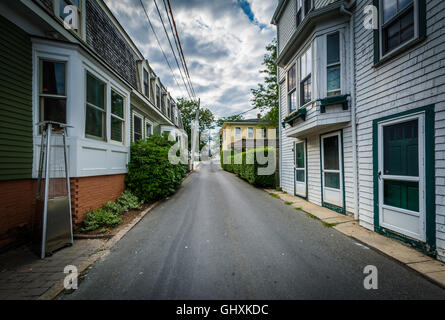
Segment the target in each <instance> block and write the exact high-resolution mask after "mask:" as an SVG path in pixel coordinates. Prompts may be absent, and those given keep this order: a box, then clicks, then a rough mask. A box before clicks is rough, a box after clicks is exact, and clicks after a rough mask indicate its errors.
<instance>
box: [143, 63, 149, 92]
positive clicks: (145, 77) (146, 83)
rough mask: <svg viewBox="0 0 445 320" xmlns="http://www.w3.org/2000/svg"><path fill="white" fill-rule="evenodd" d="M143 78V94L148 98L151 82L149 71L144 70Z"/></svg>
mask: <svg viewBox="0 0 445 320" xmlns="http://www.w3.org/2000/svg"><path fill="white" fill-rule="evenodd" d="M143 70H144V71H143V78H142V93H143V94H144V96H146V97H147V98H148V97H149V96H150V80H149V76H148V71H147V70H145V69H143Z"/></svg>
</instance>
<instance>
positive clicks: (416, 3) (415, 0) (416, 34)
mask: <svg viewBox="0 0 445 320" xmlns="http://www.w3.org/2000/svg"><path fill="white" fill-rule="evenodd" d="M379 1H380V2H379V8H380V10H379V55H380V60H383V59H385V58H387V57H388V56H391V55H393V54H395V53H396V52H398V51H399V50H403V48H406V47H408V46H410V45H411V44H412V43H413V42H414V41H417V40H418V39H419V0H413V5H414V26H413V28H414V37H413V38H412V39H411V40H408V41H407V42H405V43H402V44H400V45H399V46H398V47H396V48H394V49H392V50H391V51H388V52H387V53H385V54H383V1H384V0H379Z"/></svg>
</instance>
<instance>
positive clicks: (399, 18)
mask: <svg viewBox="0 0 445 320" xmlns="http://www.w3.org/2000/svg"><path fill="white" fill-rule="evenodd" d="M374 5H375V6H376V7H377V8H378V12H379V28H378V30H374V51H375V53H374V62H375V63H377V62H379V61H380V60H381V59H382V58H385V57H386V56H388V55H393V54H397V52H399V51H401V50H402V49H403V48H404V47H406V46H408V45H410V43H415V40H418V39H421V38H424V37H426V0H374Z"/></svg>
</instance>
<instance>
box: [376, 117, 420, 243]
mask: <svg viewBox="0 0 445 320" xmlns="http://www.w3.org/2000/svg"><path fill="white" fill-rule="evenodd" d="M424 123H425V122H424V115H423V114H417V115H414V116H408V117H403V118H399V119H396V120H390V121H386V122H380V123H379V124H378V139H379V140H378V164H379V165H378V175H379V177H378V178H379V179H378V185H379V221H380V226H382V227H385V228H387V229H390V230H393V231H396V232H398V233H401V234H404V235H406V236H409V237H411V238H414V239H417V240H421V241H425V240H426V235H425V194H424V190H425V164H424V161H425V160H424V159H425V158H424V154H425V152H424V141H425V134H424V132H425V131H424Z"/></svg>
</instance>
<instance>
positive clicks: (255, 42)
mask: <svg viewBox="0 0 445 320" xmlns="http://www.w3.org/2000/svg"><path fill="white" fill-rule="evenodd" d="M142 1H143V3H144V5H145V7H146V9H147V12H148V15H149V18H150V20H151V22H152V23H153V25H154V28H155V31H156V33H157V35H158V38H159V40H160V42H161V45H162V49H163V50H164V52H165V54H166V55H167V57H168V59H169V63H170V65H171V67H172V69H173V70H174V74H175V77H176V79H177V82H178V83H179V84H180V85H181V87H180V88H178V86H177V85H176V83H175V81H174V79H173V76H172V73H171V71H170V69H169V67H168V65H167V62H166V61H165V59H164V57H163V55H162V52H161V50H160V49H159V46H158V45H157V42H156V38H155V37H154V35H153V32H152V31H151V29H150V26H149V24H148V22H147V19H146V17H145V14H144V11H143V9H142V6H141V3H140V0H105V2H106V3H107V5H108V6H109V7H110V9H111V11H112V12H113V13H114V14H115V16H116V17H117V19H118V20H119V22H120V23H121V24H122V25H123V27H124V28H125V29H126V31H127V32H128V34H129V35H130V36H131V37H132V38H133V41H134V42H135V44H136V45H137V46H138V47H139V49H140V50H141V52H142V53H143V54H144V55H145V57H146V58H147V59H148V61H149V63H150V65H151V66H152V68H153V69H154V70H155V72H156V73H157V75H158V76H159V77H160V78H161V81H162V83H163V84H164V85H165V86H167V88H168V90H169V91H170V92H171V94H172V95H173V97H175V98H178V97H182V96H187V93H186V91H185V88H184V85H183V82H182V79H181V76H180V73H179V71H178V68H177V66H176V62H175V60H174V57H173V54H172V52H171V49H170V45H169V43H168V40H167V37H166V35H165V32H164V29H163V27H162V24H161V21H160V18H159V15H158V13H157V11H156V8H155V5H154V0H142ZM156 1H157V4H158V6H159V9H160V11H161V15H162V16H163V19H164V23H166V28H167V31H168V32H169V35H170V37H172V36H171V34H170V27H169V24H168V19H167V15H166V12H165V9H164V4H163V1H162V0H156ZM170 2H171V5H172V9H173V13H174V16H175V20H176V24H177V27H178V32H179V36H180V38H181V42H182V46H183V49H184V55H185V58H186V60H187V64H188V67H189V71H190V76H191V79H192V82H193V85H194V88H195V92H196V95H197V96H198V97H200V98H201V105H202V106H203V107H206V108H209V109H210V110H212V112H213V113H214V114H215V115H216V116H217V117H225V116H229V115H233V114H237V113H240V112H243V111H245V110H248V109H250V108H251V104H250V99H251V93H250V89H251V88H255V87H256V85H257V83H259V82H262V81H263V76H262V75H261V74H260V73H259V71H260V70H261V68H262V66H261V63H262V60H263V55H264V54H265V47H266V45H267V44H268V43H270V42H271V40H272V39H273V38H275V37H276V29H275V27H274V26H272V25H270V20H271V18H272V15H273V12H274V10H275V7H276V5H277V3H278V1H277V0H170ZM171 41H174V40H173V38H171ZM172 44H173V47H174V48H175V49H176V47H175V44H174V42H172ZM178 61H179V60H178ZM179 63H180V61H179ZM255 113H256V112H250V113H248V114H247V116H248V117H249V116H252V115H254V114H255Z"/></svg>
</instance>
